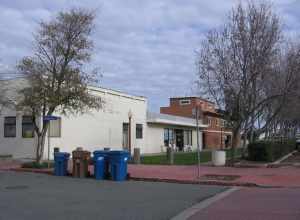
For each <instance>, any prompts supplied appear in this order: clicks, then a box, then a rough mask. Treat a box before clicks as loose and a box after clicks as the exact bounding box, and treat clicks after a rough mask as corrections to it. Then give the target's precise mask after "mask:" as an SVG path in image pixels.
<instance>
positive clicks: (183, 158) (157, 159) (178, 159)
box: [141, 149, 241, 165]
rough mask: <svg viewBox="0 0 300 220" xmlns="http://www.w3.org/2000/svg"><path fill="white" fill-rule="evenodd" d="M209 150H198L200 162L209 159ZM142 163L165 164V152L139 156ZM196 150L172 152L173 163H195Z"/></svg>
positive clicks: (238, 152)
mask: <svg viewBox="0 0 300 220" xmlns="http://www.w3.org/2000/svg"><path fill="white" fill-rule="evenodd" d="M226 151H227V153H226V157H227V158H229V157H230V149H228V150H226ZM211 154H212V153H211V151H202V152H200V161H201V163H206V162H209V161H211ZM236 155H237V156H240V155H241V149H237V150H236ZM141 162H142V164H160V165H167V164H168V161H167V157H166V153H164V154H160V155H151V156H150V155H149V156H142V158H141ZM197 163H198V160H197V152H177V153H174V165H194V164H197Z"/></svg>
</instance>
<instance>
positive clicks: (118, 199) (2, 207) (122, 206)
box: [0, 172, 226, 220]
mask: <svg viewBox="0 0 300 220" xmlns="http://www.w3.org/2000/svg"><path fill="white" fill-rule="evenodd" d="M225 189H226V188H224V187H215V186H200V185H187V184H173V183H151V182H135V181H127V182H112V181H96V180H94V179H74V178H71V177H55V176H48V175H44V174H33V173H14V172H0V220H2V219H3V220H6V219H14V220H18V219H22V220H23V219H29V220H40V219H43V220H47V219H51V220H56V219H70V220H75V219H80V220H84V219H89V220H90V219H93V220H95V219H108V220H109V219H122V220H126V219H130V220H134V219H139V220H141V219H155V220H160V219H170V218H171V217H173V216H175V215H177V214H178V213H179V212H181V211H183V210H184V209H186V208H188V207H190V206H192V205H194V204H195V203H198V202H200V201H202V200H203V199H205V198H208V197H210V196H213V195H215V194H216V193H219V192H222V191H224V190H225Z"/></svg>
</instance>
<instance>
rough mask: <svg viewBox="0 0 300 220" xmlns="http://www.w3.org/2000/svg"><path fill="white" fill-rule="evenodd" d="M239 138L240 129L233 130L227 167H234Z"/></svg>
mask: <svg viewBox="0 0 300 220" xmlns="http://www.w3.org/2000/svg"><path fill="white" fill-rule="evenodd" d="M239 137H240V129H239V128H238V129H233V133H232V147H231V158H230V162H229V165H230V166H234V163H235V158H236V148H237V147H238V144H239Z"/></svg>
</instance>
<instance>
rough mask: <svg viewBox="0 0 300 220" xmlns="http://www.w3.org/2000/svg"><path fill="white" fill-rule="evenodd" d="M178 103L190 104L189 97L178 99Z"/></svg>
mask: <svg viewBox="0 0 300 220" xmlns="http://www.w3.org/2000/svg"><path fill="white" fill-rule="evenodd" d="M179 103H180V105H189V104H191V100H189V99H182V100H180V101H179Z"/></svg>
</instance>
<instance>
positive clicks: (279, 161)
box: [269, 150, 297, 166]
mask: <svg viewBox="0 0 300 220" xmlns="http://www.w3.org/2000/svg"><path fill="white" fill-rule="evenodd" d="M296 152H297V150H294V151H293V152H291V153H289V154H287V155H285V156H283V157H281V158H280V159H278V160H276V161H275V162H273V163H271V164H269V165H271V166H272V165H277V164H280V163H281V162H282V161H284V160H285V159H287V158H288V157H290V156H292V155H293V154H294V153H296Z"/></svg>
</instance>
